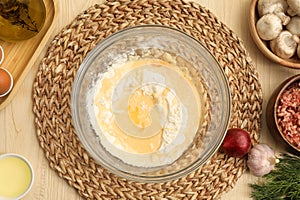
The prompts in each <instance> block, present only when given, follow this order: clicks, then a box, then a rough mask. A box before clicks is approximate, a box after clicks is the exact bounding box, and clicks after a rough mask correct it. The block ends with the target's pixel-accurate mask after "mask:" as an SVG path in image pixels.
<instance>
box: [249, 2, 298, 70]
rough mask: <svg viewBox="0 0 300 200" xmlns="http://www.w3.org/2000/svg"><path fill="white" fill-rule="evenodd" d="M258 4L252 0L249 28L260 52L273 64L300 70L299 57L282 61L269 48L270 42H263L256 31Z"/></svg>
mask: <svg viewBox="0 0 300 200" xmlns="http://www.w3.org/2000/svg"><path fill="white" fill-rule="evenodd" d="M257 2H258V0H252V1H251V3H250V9H249V28H250V34H251V36H252V38H253V41H254V42H255V44H256V45H257V47H258V48H259V50H260V51H261V52H262V53H263V54H264V55H265V56H266V57H267V58H268V59H270V60H272V61H273V62H276V63H278V64H280V65H283V66H286V67H289V68H295V69H300V59H299V58H297V56H293V57H292V58H289V59H282V58H280V57H278V56H277V55H276V54H274V53H273V52H272V51H271V49H270V48H269V42H266V41H263V40H262V39H261V38H260V37H259V35H258V33H257V30H256V22H257V20H258V19H259V16H258V11H257Z"/></svg>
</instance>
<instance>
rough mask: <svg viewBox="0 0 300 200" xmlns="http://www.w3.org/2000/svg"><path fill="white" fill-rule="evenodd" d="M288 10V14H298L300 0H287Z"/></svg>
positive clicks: (299, 12) (299, 13)
mask: <svg viewBox="0 0 300 200" xmlns="http://www.w3.org/2000/svg"><path fill="white" fill-rule="evenodd" d="M286 2H287V4H288V6H289V7H288V10H287V13H288V14H289V15H290V16H295V15H300V0H287V1H286Z"/></svg>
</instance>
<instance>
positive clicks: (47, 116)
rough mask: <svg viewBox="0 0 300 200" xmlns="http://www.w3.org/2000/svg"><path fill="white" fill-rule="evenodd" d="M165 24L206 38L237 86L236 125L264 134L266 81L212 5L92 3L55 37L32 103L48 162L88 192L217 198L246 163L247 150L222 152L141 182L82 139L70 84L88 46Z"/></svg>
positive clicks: (162, 0)
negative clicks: (169, 176)
mask: <svg viewBox="0 0 300 200" xmlns="http://www.w3.org/2000/svg"><path fill="white" fill-rule="evenodd" d="M139 24H162V25H166V26H171V27H173V28H177V29H180V30H182V31H184V32H186V33H187V34H190V35H191V36H193V37H194V38H196V39H198V40H199V41H201V42H202V43H203V44H204V45H205V46H206V47H207V48H208V49H209V50H210V51H211V52H212V53H213V54H214V56H215V57H216V58H217V60H218V61H219V62H220V64H221V65H222V66H223V68H224V71H225V73H226V75H227V77H228V81H229V84H230V88H231V92H232V115H231V122H230V127H240V128H244V129H246V130H248V131H249V133H250V135H251V139H252V143H253V144H255V143H257V142H258V138H259V129H260V115H261V109H262V108H261V106H262V105H261V104H262V95H261V86H260V84H259V82H258V77H257V71H256V69H255V67H254V66H253V64H252V63H251V59H250V58H249V56H248V53H247V51H246V50H245V48H244V46H243V44H242V42H241V40H240V39H239V38H238V37H237V36H236V35H235V34H234V33H233V32H232V31H231V30H230V29H229V28H228V27H226V25H224V24H223V23H222V22H220V21H219V20H218V19H217V18H216V17H215V16H214V15H213V14H212V13H211V12H210V11H209V10H207V9H205V8H203V7H202V6H200V5H198V4H195V3H188V2H184V1H181V0H134V1H131V0H121V1H117V2H116V1H110V2H106V3H104V4H101V5H95V6H92V7H90V8H89V9H88V10H86V11H85V12H83V13H81V14H79V15H78V16H77V17H76V18H75V19H74V21H73V22H72V23H71V24H70V25H68V26H67V27H65V28H64V29H63V30H62V31H61V32H60V33H59V34H58V35H57V36H56V37H55V38H54V39H53V41H52V42H51V44H50V45H49V48H48V51H47V53H46V55H45V57H44V58H43V60H42V62H41V64H40V67H39V70H38V72H37V74H36V79H35V82H34V85H33V102H34V103H33V111H34V113H35V124H36V129H37V136H38V139H39V141H40V145H41V147H42V148H43V150H44V152H45V155H46V158H47V160H48V161H49V163H50V166H51V167H52V168H53V169H54V170H55V171H56V172H57V173H58V174H59V176H61V177H62V178H64V179H65V180H66V181H67V182H68V183H69V184H70V185H71V186H73V187H74V188H76V189H77V191H78V192H79V194H80V195H81V196H82V197H85V198H87V199H164V198H166V199H217V198H219V197H220V196H221V194H222V193H224V192H225V191H228V190H229V189H231V188H232V187H233V186H234V184H235V183H236V181H237V180H238V178H239V177H240V176H241V175H242V174H243V172H244V171H245V169H246V166H245V158H243V159H235V158H230V157H227V156H226V155H224V154H223V153H221V152H217V153H216V154H215V155H214V156H213V157H212V158H211V159H210V160H209V161H208V162H207V163H206V164H205V165H204V166H202V167H200V168H199V169H198V170H196V171H195V172H193V173H191V174H189V175H187V176H186V177H183V178H180V179H178V180H174V181H170V182H165V183H159V184H154V183H138V182H133V181H129V180H125V179H122V178H120V177H118V176H116V175H114V174H112V173H110V172H108V171H107V170H105V169H104V168H102V167H101V166H100V165H98V164H97V163H95V161H94V160H93V159H92V158H91V157H90V156H89V155H88V153H87V152H86V150H85V149H84V148H83V146H82V145H81V143H80V141H79V139H78V138H77V135H76V133H75V130H74V127H73V122H72V116H71V109H70V103H71V99H70V96H71V91H72V84H73V81H74V78H75V76H76V72H77V70H78V68H79V66H80V64H81V63H82V61H83V59H84V58H85V57H86V55H87V53H88V52H89V51H90V50H91V49H93V47H95V45H96V44H97V43H99V42H100V41H101V40H102V39H103V38H105V37H107V36H109V35H110V34H112V33H114V32H116V31H118V30H120V29H123V28H126V27H130V26H135V25H139Z"/></svg>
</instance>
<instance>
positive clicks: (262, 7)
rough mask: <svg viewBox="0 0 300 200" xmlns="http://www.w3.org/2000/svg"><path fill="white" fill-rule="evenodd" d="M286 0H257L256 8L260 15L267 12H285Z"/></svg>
mask: <svg viewBox="0 0 300 200" xmlns="http://www.w3.org/2000/svg"><path fill="white" fill-rule="evenodd" d="M287 7H288V5H287V2H286V0H259V1H258V2H257V10H258V14H259V16H260V17H262V16H263V15H265V14H268V13H278V12H282V13H285V12H286V10H287Z"/></svg>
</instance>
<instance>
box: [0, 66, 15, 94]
mask: <svg viewBox="0 0 300 200" xmlns="http://www.w3.org/2000/svg"><path fill="white" fill-rule="evenodd" d="M11 84H12V80H11V77H10V75H9V73H8V72H7V71H6V70H5V69H3V68H0V96H1V95H3V94H5V93H6V92H8V91H9V90H10V88H11Z"/></svg>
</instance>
